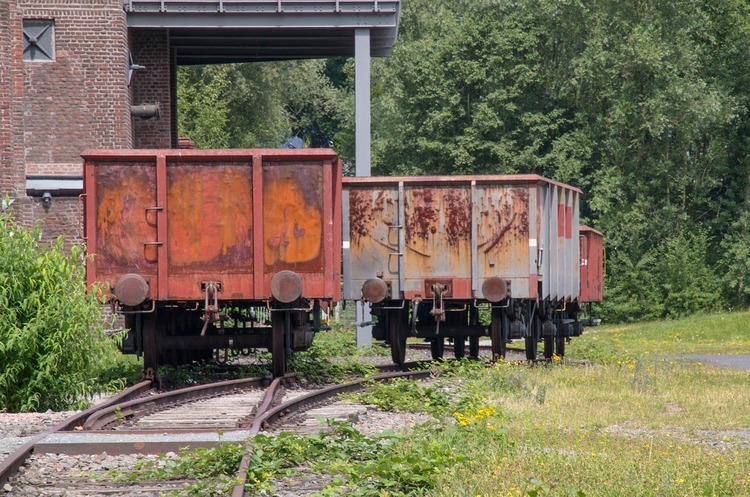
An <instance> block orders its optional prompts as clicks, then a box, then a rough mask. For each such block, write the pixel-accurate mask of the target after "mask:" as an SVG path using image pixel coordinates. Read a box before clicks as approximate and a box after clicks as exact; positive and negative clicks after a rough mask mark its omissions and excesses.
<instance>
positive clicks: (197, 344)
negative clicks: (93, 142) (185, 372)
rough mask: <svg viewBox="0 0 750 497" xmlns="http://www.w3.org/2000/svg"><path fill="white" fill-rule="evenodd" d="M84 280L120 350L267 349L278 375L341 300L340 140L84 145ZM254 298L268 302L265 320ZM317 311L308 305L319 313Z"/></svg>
mask: <svg viewBox="0 0 750 497" xmlns="http://www.w3.org/2000/svg"><path fill="white" fill-rule="evenodd" d="M82 157H83V158H84V189H85V197H86V201H85V210H84V223H85V233H86V237H87V243H88V250H89V252H90V253H91V254H95V257H93V258H92V259H89V261H88V266H87V279H88V283H89V285H95V284H101V285H104V286H105V288H106V289H107V291H109V290H110V289H111V295H112V299H111V300H112V303H113V305H114V307H115V308H116V310H117V311H118V312H121V313H122V314H124V315H125V319H126V326H127V327H128V328H129V329H130V332H129V335H128V337H127V338H126V340H125V343H124V351H126V352H132V353H137V354H141V353H142V354H143V355H144V367H145V368H146V370H147V374H151V373H152V372H153V370H154V368H155V367H156V366H157V365H158V364H164V363H169V364H171V363H182V362H187V361H189V360H192V359H196V358H206V357H207V356H208V357H210V356H211V354H213V353H214V351H216V350H220V349H248V348H267V349H268V350H269V351H272V355H273V372H274V375H275V376H278V375H280V374H283V372H284V371H285V368H286V361H287V357H288V355H289V353H290V351H292V350H301V349H305V348H307V347H308V346H309V345H310V342H311V340H312V335H313V333H314V332H315V331H316V328H317V327H319V324H320V323H319V319H318V317H319V315H320V313H319V312H318V311H319V310H320V308H321V307H325V306H327V305H328V304H330V303H331V302H333V301H337V300H338V299H339V298H340V292H341V291H340V269H339V268H340V263H341V250H340V247H341V217H340V212H341V165H340V162H339V159H338V157H337V156H336V154H335V152H333V151H331V150H317V149H306V150H117V151H115V150H88V151H86V152H84V153H83V154H82ZM256 307H264V308H267V309H269V310H270V322H271V326H270V327H269V326H265V325H264V323H262V322H259V321H261V320H260V319H259V318H258V316H257V314H259V313H257V312H256ZM311 311H313V312H311Z"/></svg>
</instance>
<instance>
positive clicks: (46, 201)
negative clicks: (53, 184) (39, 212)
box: [42, 192, 52, 211]
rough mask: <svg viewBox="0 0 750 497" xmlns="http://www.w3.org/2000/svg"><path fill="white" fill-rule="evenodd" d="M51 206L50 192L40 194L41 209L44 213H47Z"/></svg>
mask: <svg viewBox="0 0 750 497" xmlns="http://www.w3.org/2000/svg"><path fill="white" fill-rule="evenodd" d="M51 206H52V194H51V193H50V192H44V193H43V194H42V207H44V210H45V211H48V210H49V208H50V207H51Z"/></svg>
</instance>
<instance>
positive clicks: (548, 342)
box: [544, 335, 555, 359]
mask: <svg viewBox="0 0 750 497" xmlns="http://www.w3.org/2000/svg"><path fill="white" fill-rule="evenodd" d="M554 353H555V337H554V336H552V335H549V336H545V337H544V358H545V359H552V356H553V355H554Z"/></svg>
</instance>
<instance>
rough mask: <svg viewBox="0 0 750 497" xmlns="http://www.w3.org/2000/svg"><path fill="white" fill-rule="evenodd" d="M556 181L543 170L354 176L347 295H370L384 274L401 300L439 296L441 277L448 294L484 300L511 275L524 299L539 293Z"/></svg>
mask: <svg viewBox="0 0 750 497" xmlns="http://www.w3.org/2000/svg"><path fill="white" fill-rule="evenodd" d="M539 185H543V186H539ZM555 185H559V184H557V183H554V182H549V181H548V180H545V179H544V178H540V177H538V176H533V175H527V176H460V177H450V178H432V177H398V178H344V199H345V202H344V240H345V246H344V249H345V251H344V257H345V266H344V271H345V273H344V282H345V298H348V299H360V298H361V287H362V284H363V283H364V282H365V281H366V280H367V279H369V278H372V277H376V276H380V277H382V278H383V279H384V280H386V282H388V283H390V285H391V295H392V298H396V299H399V298H409V299H412V298H430V297H431V291H430V285H431V284H432V283H442V284H445V285H446V286H447V287H448V293H447V294H446V297H448V298H456V299H472V298H479V299H481V298H483V295H482V293H481V287H482V283H484V281H485V280H486V279H487V278H490V277H500V278H503V279H506V280H510V281H511V292H512V296H513V297H514V298H523V299H528V298H534V297H536V292H537V288H536V283H537V280H538V278H539V275H538V274H537V273H538V268H537V258H538V255H539V254H538V246H539V244H540V243H542V244H544V243H546V242H545V240H546V238H544V239H543V240H542V241H541V242H540V240H539V237H540V236H541V235H540V223H541V224H544V227H545V228H547V224H548V221H549V219H548V216H547V215H546V214H545V212H546V211H540V210H539V209H540V207H539V199H540V198H541V201H542V202H544V201H545V198H542V194H544V193H546V192H547V189H548V188H549V187H550V186H555ZM566 188H568V189H569V187H566ZM548 209H549V208H548ZM346 242H348V244H347V243H346ZM539 272H540V273H543V271H542V270H541V268H540V269H539Z"/></svg>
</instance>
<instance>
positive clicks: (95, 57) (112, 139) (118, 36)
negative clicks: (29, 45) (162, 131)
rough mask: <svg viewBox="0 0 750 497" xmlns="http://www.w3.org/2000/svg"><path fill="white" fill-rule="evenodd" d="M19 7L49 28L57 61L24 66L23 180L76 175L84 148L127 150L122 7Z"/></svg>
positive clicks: (92, 0)
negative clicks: (30, 176)
mask: <svg viewBox="0 0 750 497" xmlns="http://www.w3.org/2000/svg"><path fill="white" fill-rule="evenodd" d="M18 8H19V10H20V11H21V12H22V15H23V17H24V18H25V19H54V22H55V25H54V29H55V60H54V61H53V62H28V61H27V62H25V63H24V64H23V67H24V76H25V77H24V123H23V129H24V134H25V137H24V142H25V150H26V155H25V161H26V170H27V174H38V173H39V172H41V171H46V170H60V173H62V174H70V171H71V170H77V173H78V174H80V171H81V157H80V153H81V152H82V151H83V150H85V149H87V148H130V147H131V146H132V139H131V134H132V133H131V122H130V94H129V91H128V88H127V72H128V50H127V25H126V19H125V13H124V11H123V9H122V5H121V3H120V1H119V0H72V1H71V0H67V1H65V0H57V2H50V1H49V0H36V1H31V0H20V1H19V2H18ZM17 36H18V37H19V38H20V36H21V35H20V34H17Z"/></svg>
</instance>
